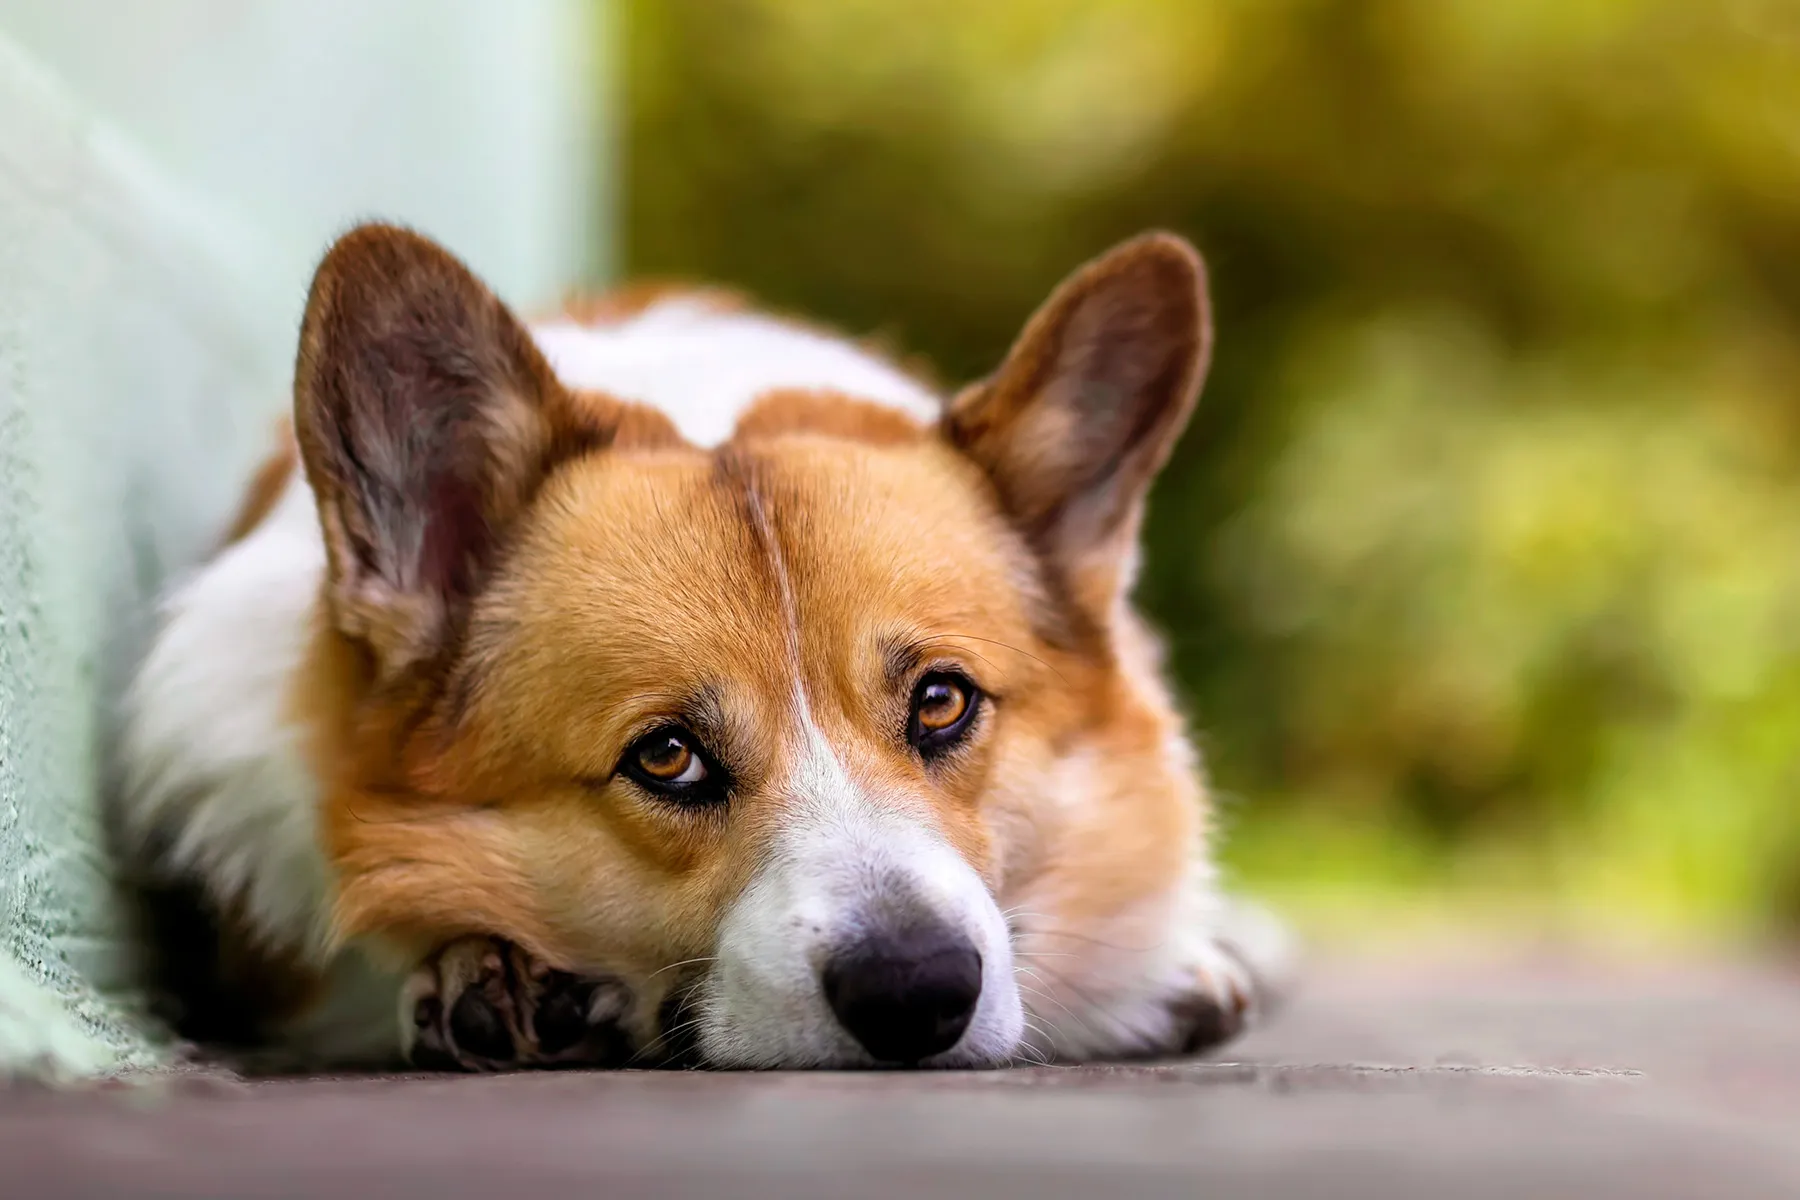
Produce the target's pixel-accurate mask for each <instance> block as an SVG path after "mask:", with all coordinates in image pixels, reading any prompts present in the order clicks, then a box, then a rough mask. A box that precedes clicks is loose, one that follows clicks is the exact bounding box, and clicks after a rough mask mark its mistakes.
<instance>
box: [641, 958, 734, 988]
mask: <svg viewBox="0 0 1800 1200" xmlns="http://www.w3.org/2000/svg"><path fill="white" fill-rule="evenodd" d="M718 958H719V956H718V955H716V954H703V955H701V956H700V957H699V958H685V959H682V960H681V961H680V962H678V963H670V964H669V965H668V966H666V967H662V968H660V969H659V970H655V971H652V972H650V974H649V976H648V977H647V978H646V979H645V982H649V980H651V979H655V978H656V977H657V976H658V975H661V974H662V973H663V972H664V971H673V970H674V969H675V968H676V967H691V966H693V965H694V964H695V963H709V962H717V961H718Z"/></svg>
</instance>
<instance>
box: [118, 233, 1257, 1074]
mask: <svg viewBox="0 0 1800 1200" xmlns="http://www.w3.org/2000/svg"><path fill="white" fill-rule="evenodd" d="M1210 343H1211V324H1210V319H1209V313H1208V302H1207V295H1206V287H1205V277H1204V273H1203V269H1202V266H1201V263H1200V260H1199V258H1198V257H1197V256H1196V255H1195V253H1194V251H1193V250H1192V249H1191V248H1190V247H1189V246H1188V245H1187V243H1185V242H1184V241H1182V240H1181V239H1179V238H1176V237H1173V236H1170V235H1167V234H1150V235H1147V236H1144V237H1140V238H1138V239H1136V240H1134V241H1130V242H1127V243H1125V244H1124V245H1121V246H1119V247H1118V248H1116V249H1114V250H1113V251H1111V252H1110V253H1108V254H1106V255H1105V256H1103V257H1101V258H1099V259H1097V260H1095V261H1094V262H1091V263H1089V264H1087V265H1086V266H1084V267H1082V268H1081V269H1080V270H1078V271H1077V272H1076V273H1075V274H1074V275H1073V276H1072V277H1070V278H1069V280H1068V281H1067V282H1065V283H1064V284H1063V285H1062V286H1061V287H1060V288H1059V289H1058V290H1057V291H1056V292H1055V294H1054V295H1052V296H1051V297H1050V299H1049V300H1048V302H1046V303H1045V305H1044V306H1043V307H1042V308H1041V309H1040V310H1039V311H1038V312H1037V314H1036V315H1035V316H1033V317H1032V318H1031V320H1030V321H1029V322H1028V323H1027V324H1026V326H1025V329H1024V331H1023V333H1021V334H1020V336H1019V339H1018V341H1017V343H1016V344H1015V345H1014V346H1013V348H1012V350H1011V351H1010V353H1009V354H1008V355H1007V357H1006V360H1005V361H1004V362H1003V363H1002V364H1000V366H999V368H998V369H997V370H996V371H995V372H994V374H993V375H992V376H991V377H989V378H988V379H986V380H984V381H982V382H980V383H977V384H975V385H973V386H971V387H968V388H966V389H964V390H963V391H961V392H959V393H957V394H956V395H955V396H953V397H951V398H948V399H946V398H943V397H941V396H940V395H939V394H938V393H937V392H936V391H935V390H934V389H933V388H932V387H930V386H928V385H927V384H924V383H922V382H920V381H919V380H918V379H915V378H913V377H912V376H911V375H909V374H908V373H907V372H905V371H903V370H901V369H900V368H898V367H897V366H895V365H894V364H893V363H891V362H889V361H886V360H885V359H883V358H882V357H881V356H879V355H878V354H875V353H873V352H871V351H869V350H866V349H864V348H862V347H859V346H858V345H857V344H855V343H853V342H850V341H848V340H844V339H841V338H838V337H835V336H832V335H830V334H827V333H823V332H820V331H818V330H816V329H812V328H809V327H806V326H803V325H799V324H795V323H792V322H789V321H786V320H782V319H778V318H775V317H771V316H768V315H763V314H759V313H757V312H754V311H750V310H748V309H745V308H744V307H742V306H741V305H739V304H737V303H736V302H735V301H733V300H731V299H729V298H727V297H724V296H721V295H719V294H715V293H710V292H687V293H682V292H663V293H658V294H650V293H642V292H640V293H636V294H633V293H620V294H617V295H614V296H612V297H605V298H601V299H599V300H598V301H595V302H591V303H588V304H585V305H580V306H576V307H572V308H571V309H570V310H569V311H567V312H565V313H563V314H561V315H558V316H556V317H554V318H552V319H550V320H548V321H545V322H543V323H539V324H534V325H529V326H528V325H526V324H524V323H522V322H521V321H520V320H519V319H518V318H517V317H515V316H514V315H513V314H512V313H511V312H510V311H508V309H507V308H506V307H505V306H504V305H503V304H502V303H501V302H500V301H499V300H497V299H496V298H495V297H494V295H493V294H492V293H491V292H490V291H489V290H488V289H487V288H486V287H484V286H483V285H482V284H481V283H480V282H479V281H478V280H477V279H476V278H475V277H474V276H473V275H472V274H471V273H470V272H469V271H468V270H467V269H466V268H465V267H464V266H463V265H462V264H461V263H459V262H458V261H457V260H456V259H455V258H453V257H452V256H451V255H450V254H448V253H446V252H445V251H444V250H442V249H440V248H439V247H438V246H436V245H435V244H433V243H432V242H430V241H427V240H426V239H424V238H422V237H419V236H417V235H415V234H412V233H410V232H407V231H405V230H402V229H397V228H392V227H387V226H380V225H370V226H365V227H362V228H359V229H357V230H355V231H353V232H351V233H350V234H348V235H346V236H345V237H344V238H343V239H342V240H340V241H339V242H338V243H337V244H336V245H335V246H334V247H333V248H332V249H331V251H330V252H329V253H328V254H327V256H326V257H325V260H324V262H323V263H322V264H321V265H320V267H319V270H318V274H317V276H316V278H315V280H314V282H313V286H312V291H311V294H310V297H309V299H308V302H307V307H306V313H305V318H304V321H303V324H302V329H301V334H300V348H299V356H298V363H297V367H296V371H295V378H294V419H293V426H292V436H291V437H287V438H285V439H284V444H283V445H282V446H281V447H280V448H279V449H278V450H277V452H276V453H275V455H274V457H273V458H271V459H270V460H269V462H268V463H267V464H266V465H265V467H264V468H263V470H262V471H261V473H260V474H259V476H258V477H257V479H256V481H255V482H254V484H253V486H252V487H251V489H250V494H249V496H248V498H247V500H246V502H245V505H244V509H243V511H242V513H241V515H240V517H239V520H238V521H237V523H236V526H235V528H234V529H233V531H232V534H231V538H230V540H229V542H228V543H227V544H226V546H225V547H224V548H223V549H222V550H221V551H220V552H219V553H218V554H217V555H216V557H214V558H213V559H212V560H211V561H210V562H209V563H207V564H206V565H205V566H203V567H202V568H201V569H200V570H199V571H198V572H197V573H196V574H195V575H194V576H193V577H192V578H191V579H190V580H189V581H188V582H187V583H186V584H185V585H184V586H182V587H181V588H179V590H177V591H175V592H174V593H173V594H172V595H171V596H170V597H169V598H168V600H167V602H166V605H165V608H164V613H163V619H162V623H161V626H160V631H159V633H158V635H157V637H156V639H155V642H154V645H153V647H152V649H151V650H150V652H149V654H148V656H147V657H146V659H145V661H144V663H143V665H142V667H141V669H140V672H139V674H138V676H137V678H136V681H135V683H134V685H133V687H132V689H131V692H130V695H129V697H128V700H127V704H126V715H125V728H124V737H123V742H122V745H123V763H122V767H123V778H124V781H125V785H124V787H123V789H122V801H121V804H122V808H121V812H120V814H119V816H120V828H121V829H122V831H123V833H124V835H125V837H126V839H127V844H128V845H129V846H130V847H132V848H133V850H134V853H135V854H136V855H137V857H138V858H139V860H140V861H138V862H137V863H136V864H135V865H136V866H137V868H138V869H140V870H141V871H142V872H144V873H145V874H146V875H147V877H148V878H150V879H151V880H153V881H154V883H155V884H156V886H157V887H158V888H159V889H160V890H161V891H162V892H164V893H165V894H166V895H169V896H174V895H179V896H182V897H185V898H187V899H190V900H192V901H193V902H194V904H195V905H196V906H197V908H196V911H197V912H198V913H199V914H200V915H201V916H203V918H204V922H203V927H204V929H205V930H206V936H205V938H204V940H203V941H195V940H194V937H193V935H192V930H191V929H190V930H187V931H186V932H184V933H183V934H182V935H181V936H179V937H177V938H175V942H176V943H177V944H176V945H175V949H177V950H179V951H180V953H179V954H177V955H174V956H173V957H171V959H170V962H171V963H172V964H174V972H175V974H176V976H177V978H176V979H175V980H174V982H175V984H176V987H177V991H178V992H179V993H180V994H181V996H182V998H183V1000H184V1002H185V1009H184V1012H185V1019H184V1023H183V1027H184V1031H185V1032H186V1033H187V1034H188V1035H189V1036H192V1037H196V1038H200V1039H211V1040H214V1041H221V1042H230V1043H235V1044H238V1045H239V1046H251V1047H256V1048H259V1052H260V1053H261V1054H262V1055H263V1056H264V1061H279V1062H281V1063H283V1064H285V1065H288V1066H291V1067H307V1068H331V1067H338V1068H342V1067H354V1066H378V1065H390V1064H395V1063H398V1062H400V1061H402V1060H410V1061H411V1062H413V1063H415V1064H421V1065H441V1066H455V1067H461V1068H465V1069H476V1070H486V1069H497V1068H505V1067H521V1066H542V1065H551V1064H596V1065H618V1064H627V1063H643V1064H665V1063H671V1062H678V1063H699V1064H704V1065H708V1066H717V1067H863V1066H875V1065H895V1064H898V1065H916V1066H926V1067H984V1066H993V1065H999V1064H1005V1063H1010V1062H1015V1061H1047V1060H1059V1061H1081V1060H1091V1059H1102V1058H1119V1057H1128V1056H1145V1055H1158V1054H1166V1053H1179V1052H1185V1051H1193V1050H1198V1049H1201V1048H1204V1047H1207V1046H1210V1045H1212V1044H1214V1043H1216V1042H1218V1041H1220V1040H1221V1039H1223V1038H1226V1037H1229V1036H1231V1035H1232V1034H1234V1033H1235V1032H1237V1031H1238V1030H1239V1029H1240V1028H1242V1027H1243V1025H1244V1024H1245V1022H1246V1021H1247V1020H1249V1019H1250V1018H1252V1017H1253V1016H1254V1014H1255V1013H1256V1012H1257V1011H1258V1009H1259V1007H1260V1006H1262V1005H1263V1004H1264V1003H1265V1002H1266V1000H1267V998H1268V995H1269V989H1270V988H1271V986H1272V985H1273V983H1274V981H1275V980H1276V979H1277V978H1278V977H1279V976H1280V974H1281V972H1282V970H1283V963H1284V960H1285V955H1284V952H1283V943H1282V938H1281V935H1280V933H1279V929H1278V927H1277V926H1275V925H1274V924H1273V923H1272V922H1269V921H1268V920H1266V919H1264V918H1262V917H1260V916H1258V915H1256V914H1255V912H1254V910H1249V909H1246V908H1243V907H1241V906H1237V905H1234V904H1231V903H1228V902H1227V901H1226V900H1225V899H1224V898H1223V897H1222V896H1221V894H1220V893H1219V892H1218V890H1217V889H1216V886H1215V882H1214V873H1213V870H1212V867H1211V865H1210V858H1209V850H1208V808H1207V796H1206V791H1205V787H1204V784H1203V782H1202V779H1201V774H1200V769H1199V763H1198V761H1197V759H1196V756H1195V754H1194V751H1193V749H1192V748H1191V746H1190V745H1189V742H1188V740H1187V738H1186V737H1185V736H1184V733H1183V728H1182V722H1181V720H1180V718H1179V717H1178V716H1177V714H1176V713H1175V711H1174V709H1173V707H1172V706H1171V703H1170V699H1169V696H1168V693H1167V691H1166V689H1165V687H1164V685H1163V683H1162V682H1161V681H1160V679H1159V665H1158V650H1157V647H1156V644H1155V642H1154V640H1153V639H1152V638H1151V636H1150V635H1149V634H1148V633H1147V632H1146V630H1145V628H1144V627H1143V625H1142V624H1141V623H1140V622H1139V619H1138V618H1137V616H1136V615H1135V614H1134V613H1133V612H1132V610H1131V608H1130V607H1129V605H1128V600H1127V597H1128V593H1129V591H1130V588H1131V583H1132V575H1133V570H1134V565H1135V556H1136V553H1137V537H1138V526H1139V522H1140V518H1141V516H1142V513H1143V508H1144V496H1145V492H1146V490H1147V489H1148V488H1149V486H1150V483H1151V480H1152V478H1153V477H1154V476H1155V474H1156V472H1157V470H1158V469H1159V468H1160V467H1161V465H1162V463H1163V461H1164V460H1165V459H1166V458H1167V456H1168V454H1169V450H1170V447H1171V445H1172V444H1173V443H1174V442H1175V440H1176V438H1177V437H1178V436H1179V434H1180V433H1181V431H1182V428H1183V426H1184V425H1185V424H1186V422H1187V419H1188V414H1189V411H1190V410H1191V408H1192V406H1193V404H1194V400H1195V396H1196V394H1197V393H1198V391H1199V388H1200V383H1201V379H1202V377H1203V376H1204V374H1205V372H1206V366H1207V359H1208V353H1209V349H1210Z"/></svg>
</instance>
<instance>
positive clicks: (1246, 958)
mask: <svg viewBox="0 0 1800 1200" xmlns="http://www.w3.org/2000/svg"><path fill="white" fill-rule="evenodd" d="M1179 961H1180V968H1179V971H1180V979H1181V980H1182V981H1183V983H1184V984H1185V986H1183V987H1178V988H1177V990H1176V991H1175V993H1174V994H1173V996H1172V997H1171V998H1170V999H1169V1000H1168V1006H1169V1015H1170V1018H1171V1021H1172V1027H1171V1028H1172V1033H1173V1042H1172V1044H1171V1045H1170V1046H1169V1047H1168V1048H1169V1049H1170V1050H1174V1051H1179V1052H1181V1053H1186V1054H1197V1053H1199V1052H1201V1051H1204V1050H1209V1049H1211V1048H1212V1047H1214V1046H1217V1045H1219V1044H1220V1043H1221V1042H1226V1041H1230V1040H1231V1039H1232V1038H1234V1037H1236V1036H1238V1034H1240V1033H1242V1032H1244V1030H1245V1029H1246V1028H1248V1027H1249V1026H1250V1025H1251V1024H1253V1023H1254V1022H1255V1021H1256V1020H1257V1019H1258V1018H1260V1017H1262V1016H1263V1015H1265V1014H1266V1013H1268V1012H1269V1011H1270V1010H1271V1009H1273V1008H1275V1007H1276V1006H1278V1005H1279V1004H1280V1003H1281V1001H1282V1000H1283V999H1284V998H1285V996H1286V994H1287V993H1288V991H1289V990H1291V988H1292V986H1293V981H1292V976H1293V961H1294V949H1293V944H1292V939H1291V937H1290V936H1289V934H1288V932H1287V930H1286V929H1285V927H1283V926H1282V925H1281V924H1280V923H1279V922H1277V921H1276V920H1275V918H1273V917H1272V916H1270V915H1269V914H1268V913H1266V912H1263V911H1262V910H1261V909H1258V908H1255V907H1254V906H1251V905H1247V904H1244V903H1242V902H1238V901H1232V900H1221V901H1219V902H1218V909H1217V911H1216V912H1215V913H1214V914H1213V917H1212V919H1211V920H1210V921H1209V922H1208V923H1207V925H1206V928H1205V932H1204V933H1202V934H1201V935H1200V936H1198V937H1195V938H1194V939H1193V941H1192V943H1191V944H1190V945H1189V946H1188V947H1187V950H1186V952H1185V953H1184V954H1183V955H1182V956H1181V958H1180V960H1179Z"/></svg>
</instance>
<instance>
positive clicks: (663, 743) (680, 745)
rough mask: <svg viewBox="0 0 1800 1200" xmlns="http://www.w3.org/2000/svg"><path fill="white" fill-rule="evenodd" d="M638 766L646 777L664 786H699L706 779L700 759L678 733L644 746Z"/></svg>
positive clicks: (640, 751) (656, 739)
mask: <svg viewBox="0 0 1800 1200" xmlns="http://www.w3.org/2000/svg"><path fill="white" fill-rule="evenodd" d="M637 765H638V767H639V769H641V770H642V771H643V772H644V774H646V775H648V776H650V778H652V779H655V780H659V781H661V782H663V783H696V782H698V781H700V780H702V779H704V778H706V767H705V765H704V764H702V763H701V761H700V756H699V755H697V754H695V753H694V750H693V747H691V746H689V745H688V744H687V742H685V741H684V740H682V738H681V736H680V735H679V734H665V735H663V736H661V737H657V738H654V739H652V740H651V741H650V742H649V743H648V744H646V745H643V746H641V747H640V748H639V750H638V752H637Z"/></svg>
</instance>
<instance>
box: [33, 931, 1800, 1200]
mask: <svg viewBox="0 0 1800 1200" xmlns="http://www.w3.org/2000/svg"><path fill="white" fill-rule="evenodd" d="M924 1192H929V1193H931V1194H934V1195H983V1196H986V1195H993V1196H1015V1195H1016V1196H1028V1197H1061V1196H1104V1197H1106V1198H1107V1200H1127V1198H1131V1197H1138V1196H1199V1195H1206V1196H1230V1195H1261V1196H1332V1197H1356V1196H1372V1197H1373V1196H1379V1197H1382V1198H1383V1200H1395V1198H1396V1197H1402V1196H1421V1197H1438V1196H1446V1197H1447V1196H1456V1197H1471V1198H1476V1197H1488V1196H1493V1197H1500V1196H1508V1197H1511V1196H1520V1195H1538V1194H1542V1195H1557V1196H1575V1195H1586V1196H1610V1195H1614V1194H1618V1195H1629V1196H1631V1197H1633V1198H1634V1200H1637V1198H1643V1197H1661V1196H1669V1197H1675V1196H1681V1197H1699V1196H1705V1197H1725V1196H1788V1197H1793V1196H1800V973H1795V972H1788V971H1781V970H1775V969H1757V970H1749V969H1739V968H1717V967H1713V968H1707V969H1699V968H1693V969H1687V970H1674V969H1669V968H1664V969H1661V970H1657V971H1642V970H1629V971H1628V970H1623V969H1611V970H1602V969H1600V968H1586V969H1581V970H1574V969H1570V968H1569V967H1567V966H1566V965H1552V964H1543V963H1536V964H1514V965H1511V966H1508V967H1506V968H1504V969H1502V968H1500V967H1497V966H1494V965H1492V964H1489V965H1486V966H1482V967H1468V968H1451V967H1445V966H1442V965H1439V966H1436V967H1434V968H1433V969H1432V970H1430V971H1428V972H1426V971H1420V972H1413V973H1410V974H1409V973H1406V972H1402V971H1397V970H1395V969H1394V968H1393V967H1391V966H1384V967H1381V968H1379V969H1377V968H1369V967H1365V968H1361V969H1351V968H1344V967H1338V968H1327V969H1323V970H1321V971H1320V972H1319V973H1318V974H1317V975H1316V976H1315V977H1314V979H1313V980H1312V982H1311V984H1310V986H1309V988H1308V989H1307V990H1306V991H1305V992H1304V993H1303V994H1302V995H1301V996H1300V997H1299V998H1298V999H1297V1000H1296V1001H1295V1003H1294V1004H1293V1005H1292V1006H1291V1007H1290V1008H1289V1009H1288V1010H1287V1011H1286V1012H1285V1013H1284V1014H1283V1015H1282V1016H1281V1017H1280V1018H1279V1019H1278V1020H1276V1021H1274V1022H1272V1023H1271V1024H1270V1025H1268V1026H1267V1027H1266V1028H1264V1029H1263V1030H1261V1031H1259V1032H1258V1033H1256V1034H1255V1035H1253V1036H1252V1037H1250V1038H1248V1039H1246V1040H1244V1041H1242V1042H1240V1043H1238V1044H1236V1045H1235V1046H1233V1047H1231V1048H1230V1049H1229V1051H1228V1052H1227V1053H1226V1054H1225V1055H1223V1056H1222V1057H1221V1058H1219V1059H1217V1060H1214V1061H1211V1062H1204V1063H1179V1064H1166V1065H1157V1066H1149V1067H1134V1068H1110V1069H1109V1068H1086V1069H1074V1068H1069V1069H1048V1070H1018V1071H1000V1072H988V1073H979V1074H973V1073H972V1074H941V1075H916V1074H915V1075H905V1074H886V1075H849V1074H839V1075H799V1074H794V1075H710V1074H702V1073H679V1074H678V1073H655V1072H643V1073H639V1072H624V1073H612V1074H552V1075H514V1076H499V1077H489V1078H444V1077H438V1078H411V1079H363V1080H306V1081H290V1082H271V1083H260V1084H255V1085H240V1084H232V1083H227V1082H222V1081H215V1080H204V1079H192V1080H187V1081H184V1082H180V1083H177V1084H171V1085H168V1086H164V1087H161V1088H158V1089H151V1090H145V1089H134V1090H131V1091H103V1092H88V1093H82V1094H60V1093H59V1094H52V1093H48V1092H45V1091H41V1090H30V1091H27V1090H14V1091H12V1092H5V1091H0V1196H4V1197H7V1198H8V1200H12V1198H24V1197H32V1196H55V1197H73V1196H96V1197H97V1196H108V1197H111V1196H128V1195H195V1196H197V1195H207V1196H233V1197H264V1196H269V1197H272V1196H324V1195H334V1196H335V1195H338V1194H347V1195H352V1196H356V1195H381V1196H408V1195H417V1196H429V1197H433V1198H434V1200H452V1198H454V1197H461V1196H471V1197H474V1196H480V1197H499V1198H501V1200H513V1198H514V1197H517V1198H519V1200H526V1198H529V1200H539V1198H541V1197H544V1196H547V1195H553V1196H563V1195H572V1196H588V1195H602V1196H608V1197H625V1196H679V1195H751V1196H770V1197H810V1196H856V1195H869V1196H907V1197H909V1198H911V1197H914V1196H917V1195H919V1194H921V1193H924Z"/></svg>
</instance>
